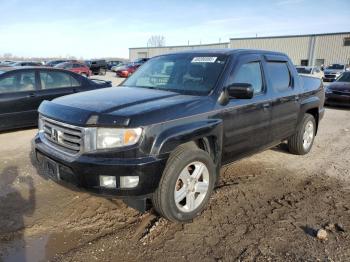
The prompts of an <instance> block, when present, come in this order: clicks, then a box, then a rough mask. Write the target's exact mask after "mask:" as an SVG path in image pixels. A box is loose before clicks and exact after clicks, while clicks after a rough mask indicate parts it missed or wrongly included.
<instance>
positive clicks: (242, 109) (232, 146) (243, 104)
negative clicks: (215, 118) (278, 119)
mask: <svg viewBox="0 0 350 262" xmlns="http://www.w3.org/2000/svg"><path fill="white" fill-rule="evenodd" d="M238 60H239V61H240V62H239V63H238V64H236V65H234V66H233V68H232V71H231V73H230V76H229V78H228V80H227V82H226V84H225V86H229V85H231V84H233V83H249V84H251V85H252V87H253V88H254V96H253V98H251V99H237V98H230V101H229V103H228V104H227V105H226V106H225V108H223V110H222V119H223V124H224V133H223V156H222V162H223V163H224V164H225V163H229V162H232V161H233V160H236V159H239V158H241V157H243V156H245V155H248V154H251V153H253V152H255V151H259V150H260V149H262V148H264V147H266V146H267V145H268V144H269V143H270V142H271V134H270V127H271V101H270V98H269V94H268V90H267V88H266V83H265V77H264V72H263V66H262V58H261V56H260V55H243V56H240V57H239V59H238Z"/></svg>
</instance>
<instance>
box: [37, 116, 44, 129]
mask: <svg viewBox="0 0 350 262" xmlns="http://www.w3.org/2000/svg"><path fill="white" fill-rule="evenodd" d="M38 130H39V132H44V124H43V120H42V119H41V117H40V116H39V120H38Z"/></svg>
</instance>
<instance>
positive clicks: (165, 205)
mask: <svg viewBox="0 0 350 262" xmlns="http://www.w3.org/2000/svg"><path fill="white" fill-rule="evenodd" d="M214 183H215V165H214V163H213V160H212V159H211V157H210V156H209V154H208V153H207V152H205V151H203V150H201V149H199V148H197V147H196V146H195V145H194V144H184V145H182V146H179V147H178V148H177V149H176V150H175V151H174V152H173V153H172V154H171V156H170V157H169V159H168V162H167V165H166V167H165V169H164V172H163V176H162V179H161V181H160V183H159V187H158V189H157V190H156V191H155V193H154V194H153V198H152V200H153V205H154V207H155V209H156V210H157V212H158V213H159V214H160V215H162V216H164V217H165V218H167V219H169V220H171V221H174V222H186V221H190V220H192V219H193V218H194V217H196V216H197V215H199V214H200V213H201V212H202V210H203V209H204V207H205V205H206V204H207V202H208V200H209V197H210V195H211V193H212V191H213V187H214Z"/></svg>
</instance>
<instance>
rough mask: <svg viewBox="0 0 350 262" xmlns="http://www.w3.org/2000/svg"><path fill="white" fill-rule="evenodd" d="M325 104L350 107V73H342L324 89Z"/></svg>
mask: <svg viewBox="0 0 350 262" xmlns="http://www.w3.org/2000/svg"><path fill="white" fill-rule="evenodd" d="M325 104H327V105H341V106H350V72H345V73H343V74H342V75H341V76H340V77H338V78H337V80H335V82H333V83H331V84H329V85H328V86H327V87H326V101H325Z"/></svg>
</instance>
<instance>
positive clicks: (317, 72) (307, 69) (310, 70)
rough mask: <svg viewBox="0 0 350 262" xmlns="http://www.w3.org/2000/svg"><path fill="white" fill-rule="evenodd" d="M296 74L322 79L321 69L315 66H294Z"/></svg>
mask: <svg viewBox="0 0 350 262" xmlns="http://www.w3.org/2000/svg"><path fill="white" fill-rule="evenodd" d="M295 68H296V70H297V72H298V73H299V74H302V75H312V76H316V77H319V78H322V77H323V72H322V71H321V68H319V67H317V66H296V67H295Z"/></svg>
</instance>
